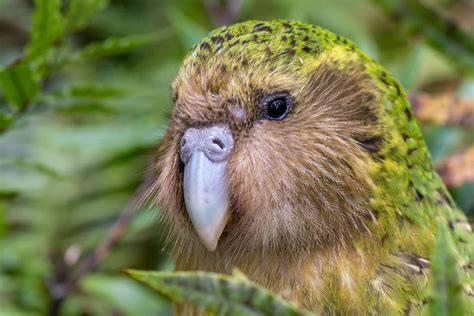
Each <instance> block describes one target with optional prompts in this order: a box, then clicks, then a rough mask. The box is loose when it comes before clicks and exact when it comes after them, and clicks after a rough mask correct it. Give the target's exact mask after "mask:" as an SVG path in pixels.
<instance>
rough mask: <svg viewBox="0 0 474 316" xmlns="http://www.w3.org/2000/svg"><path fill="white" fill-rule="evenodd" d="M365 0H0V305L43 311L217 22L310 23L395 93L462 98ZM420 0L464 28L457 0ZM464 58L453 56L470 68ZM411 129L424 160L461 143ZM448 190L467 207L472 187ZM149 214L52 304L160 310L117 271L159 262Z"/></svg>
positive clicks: (425, 51) (455, 80) (102, 230)
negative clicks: (378, 67) (383, 74)
mask: <svg viewBox="0 0 474 316" xmlns="http://www.w3.org/2000/svg"><path fill="white" fill-rule="evenodd" d="M377 2H385V3H389V2H390V1H373V2H372V1H369V0H360V1H350V0H337V1H322V0H317V1H310V0H295V1H284V0H273V1H270V0H264V1H261V0H245V1H234V5H233V6H230V7H227V10H228V11H229V12H227V11H226V8H225V3H224V2H222V1H210V0H179V1H174V0H110V1H107V0H65V1H61V0H35V1H28V0H0V284H1V286H0V310H1V311H2V315H4V314H5V315H29V314H32V315H36V314H38V313H40V314H44V313H47V312H48V311H50V312H51V308H52V307H51V305H52V303H51V296H52V294H53V293H54V291H55V285H57V284H61V282H62V281H64V279H65V278H66V277H67V276H68V275H70V274H71V272H72V271H74V269H75V268H76V267H77V265H78V263H79V262H81V261H82V260H83V259H84V258H85V257H86V256H87V255H88V254H89V253H90V252H91V251H92V250H93V249H94V248H95V246H96V245H97V244H98V243H99V242H100V241H101V240H103V239H104V237H105V236H106V234H107V231H108V229H109V228H110V227H111V225H112V224H113V222H114V220H115V218H116V216H117V215H118V214H119V213H120V212H121V210H122V209H123V208H124V206H125V205H126V204H127V202H128V201H129V200H130V199H131V197H132V195H133V193H134V191H135V189H136V188H137V186H138V184H139V183H140V181H141V179H142V178H143V176H144V174H145V169H146V166H147V165H148V164H149V161H150V157H151V156H152V154H153V148H155V146H156V145H157V144H158V142H159V140H160V137H161V136H162V135H163V132H164V130H165V129H166V124H167V120H168V117H169V113H170V110H171V107H172V102H171V98H170V83H171V82H172V80H173V77H174V75H175V74H176V72H177V69H178V67H179V64H180V62H181V60H182V58H183V56H184V54H185V53H186V52H187V50H188V49H189V48H190V47H191V45H192V44H193V43H195V42H197V41H198V40H199V39H200V38H201V37H202V36H203V35H205V34H206V33H207V32H208V31H210V30H212V29H213V28H214V27H215V26H216V24H218V23H230V22H234V21H241V20H246V19H265V20H268V19H274V18H287V19H295V20H300V21H303V22H309V23H312V24H316V25H321V26H323V27H326V28H329V29H330V30H332V31H334V32H336V33H339V34H341V35H344V36H347V37H349V38H351V39H352V40H353V41H354V42H356V43H357V44H358V45H359V46H360V47H361V48H362V49H363V50H364V51H366V52H367V53H368V54H369V55H371V56H372V57H374V58H375V59H376V60H378V61H380V62H381V63H382V64H383V65H384V66H386V67H387V68H388V69H389V70H390V71H391V72H393V73H394V74H395V76H396V77H398V78H399V80H400V81H401V82H402V83H403V85H404V86H405V87H406V89H407V90H408V91H411V92H416V91H437V90H439V89H441V90H443V89H448V90H449V91H452V93H454V94H456V95H459V96H466V97H471V98H473V97H474V82H473V81H472V80H473V79H472V77H471V78H469V77H467V74H466V72H463V71H460V67H459V63H458V62H456V60H455V61H454V62H453V60H452V59H453V58H455V57H456V55H452V54H451V55H450V54H448V55H446V54H445V52H444V51H443V49H437V47H436V45H435V46H433V45H431V43H430V42H429V41H425V38H426V34H425V33H424V31H423V30H424V29H423V28H420V27H415V28H413V27H410V26H408V27H406V28H405V27H403V28H402V27H400V25H404V20H403V15H402V16H400V14H399V15H398V16H397V14H395V15H393V14H392V13H393V12H392V13H390V12H389V11H390V9H393V8H391V7H388V11H387V7H384V6H379V5H378V4H377ZM424 3H426V4H428V5H429V6H430V7H433V8H436V10H438V11H439V12H441V13H443V14H445V15H447V16H450V17H454V18H456V19H457V20H456V23H458V24H459V25H461V26H462V29H463V30H464V32H466V33H470V34H474V24H473V23H471V22H472V21H471V20H473V21H474V18H473V16H474V15H472V14H473V12H474V5H473V4H472V2H470V1H469V0H465V1H462V0H460V1H455V0H430V1H424ZM416 21H417V20H416V17H415V22H416ZM425 23H426V21H425ZM415 24H416V23H415ZM420 30H421V31H420ZM438 48H439V47H438ZM469 57H473V56H469V54H468V53H463V54H462V56H461V57H460V58H461V59H462V60H463V61H464V62H465V63H466V64H469V63H471V65H472V60H470V59H469ZM473 58H474V57H473ZM423 129H424V132H425V136H426V140H427V143H428V146H429V148H430V150H431V153H432V156H433V160H434V162H435V163H439V162H441V161H442V160H443V159H445V158H446V157H447V156H448V155H449V154H451V153H453V152H455V151H457V150H459V149H462V148H464V147H466V146H468V145H469V144H473V143H474V136H473V135H472V133H469V132H468V131H466V130H464V129H462V128H459V127H456V128H454V127H441V126H433V125H426V126H423ZM453 194H454V197H455V199H456V201H457V202H458V204H459V205H460V206H461V207H462V208H463V209H464V211H465V212H466V213H467V214H468V215H472V214H473V213H474V184H473V183H467V184H465V185H463V186H462V187H460V188H453ZM158 212H159V210H158V209H155V208H152V209H149V210H143V211H142V212H140V213H139V214H138V216H136V217H135V218H134V219H133V221H132V223H131V225H130V227H129V228H128V230H127V232H126V234H125V236H124V237H123V239H122V240H121V242H120V244H119V245H118V246H117V247H116V248H115V249H114V250H113V251H112V253H111V254H110V256H108V257H107V258H106V259H105V261H104V262H102V263H101V264H100V265H99V267H98V269H97V270H95V271H93V272H92V273H89V274H87V275H86V277H85V278H84V279H83V280H82V281H81V283H80V284H79V287H78V290H77V291H74V292H73V293H72V294H71V295H70V296H69V297H68V298H67V300H65V301H64V302H63V306H62V314H64V315H68V314H71V315H77V314H85V315H89V314H93V315H95V314H98V315H103V314H119V315H166V314H170V313H171V309H170V306H169V303H167V301H166V300H165V299H164V298H163V299H160V298H157V297H156V296H154V295H153V293H151V291H150V290H149V289H147V288H145V287H142V286H141V285H139V284H137V283H135V282H133V281H132V280H129V279H128V278H127V277H126V276H124V275H123V273H122V272H121V270H122V269H124V268H136V269H153V270H171V269H172V267H173V263H172V262H171V260H170V258H169V256H168V254H167V252H166V251H165V250H164V241H163V240H164V239H163V236H162V227H160V225H159V223H157V222H156V220H155V218H156V216H157V213H158Z"/></svg>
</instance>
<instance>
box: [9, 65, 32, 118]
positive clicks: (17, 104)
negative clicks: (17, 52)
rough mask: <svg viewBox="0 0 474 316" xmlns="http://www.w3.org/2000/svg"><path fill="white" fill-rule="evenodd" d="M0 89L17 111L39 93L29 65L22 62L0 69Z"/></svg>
mask: <svg viewBox="0 0 474 316" xmlns="http://www.w3.org/2000/svg"><path fill="white" fill-rule="evenodd" d="M0 87H1V88H3V90H4V94H5V98H6V99H7V101H8V102H9V103H10V105H11V106H12V107H14V108H19V109H22V108H24V107H25V106H26V105H27V104H28V102H30V101H31V100H32V99H33V98H34V97H35V96H36V94H37V93H38V91H39V84H38V83H37V82H36V81H35V80H34V78H33V72H32V71H31V69H30V67H29V65H27V64H25V63H22V62H20V63H16V64H12V65H11V66H9V67H7V68H5V69H0ZM0 121H1V119H0Z"/></svg>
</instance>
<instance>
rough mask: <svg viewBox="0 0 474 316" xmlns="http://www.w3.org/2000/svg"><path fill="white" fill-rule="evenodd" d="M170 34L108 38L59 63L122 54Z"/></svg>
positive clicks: (158, 33)
mask: <svg viewBox="0 0 474 316" xmlns="http://www.w3.org/2000/svg"><path fill="white" fill-rule="evenodd" d="M169 35H170V33H169V32H167V31H159V32H151V33H146V34H139V35H130V36H125V37H115V38H114V37H113V38H108V39H106V40H105V41H103V42H98V43H93V44H90V45H88V46H86V47H85V48H83V49H82V50H80V51H78V52H76V53H72V54H70V55H66V56H64V58H63V60H61V61H60V62H59V63H72V62H81V61H86V60H92V59H98V58H102V57H106V56H112V55H120V54H124V53H127V52H129V51H132V50H134V49H136V48H138V47H141V46H144V45H148V44H152V43H156V42H159V41H160V40H163V39H165V38H167V37H168V36H169Z"/></svg>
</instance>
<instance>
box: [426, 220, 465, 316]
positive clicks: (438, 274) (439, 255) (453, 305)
mask: <svg viewBox="0 0 474 316" xmlns="http://www.w3.org/2000/svg"><path fill="white" fill-rule="evenodd" d="M431 260H432V261H431V262H432V270H431V271H432V272H431V287H430V293H429V305H428V311H429V315H451V316H453V315H465V312H466V309H465V305H464V304H465V301H464V289H463V285H462V282H461V278H460V271H459V261H458V254H457V252H456V249H455V246H454V243H453V240H452V239H451V236H450V233H449V231H448V228H447V227H446V224H445V223H444V222H441V223H440V224H439V227H438V237H437V241H436V246H435V248H434V251H433V255H432V258H431Z"/></svg>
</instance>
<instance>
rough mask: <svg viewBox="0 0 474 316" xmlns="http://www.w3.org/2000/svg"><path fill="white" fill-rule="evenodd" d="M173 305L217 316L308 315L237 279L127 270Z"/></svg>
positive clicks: (233, 277) (240, 276) (248, 282)
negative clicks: (188, 307) (186, 305)
mask: <svg viewBox="0 0 474 316" xmlns="http://www.w3.org/2000/svg"><path fill="white" fill-rule="evenodd" d="M127 273H128V275H129V276H130V277H132V278H133V279H135V280H137V281H140V282H142V283H144V284H145V285H147V286H149V287H151V288H152V289H154V290H155V291H157V292H158V293H160V294H162V295H164V296H166V297H168V298H169V299H170V300H171V301H173V302H174V303H180V304H183V303H185V304H190V305H193V306H195V307H197V308H199V309H202V310H205V311H206V312H210V313H214V314H217V315H310V314H309V313H307V312H305V311H301V310H298V309H297V308H296V307H294V306H292V305H290V304H289V303H287V302H285V301H284V300H283V299H281V298H279V297H277V296H276V295H275V294H273V293H271V292H270V291H268V290H266V289H263V288H261V287H259V286H257V285H256V284H255V283H253V282H251V281H249V280H247V279H246V278H244V277H242V274H239V275H238V276H226V275H220V274H216V273H207V272H155V271H137V270H128V271H127Z"/></svg>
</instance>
